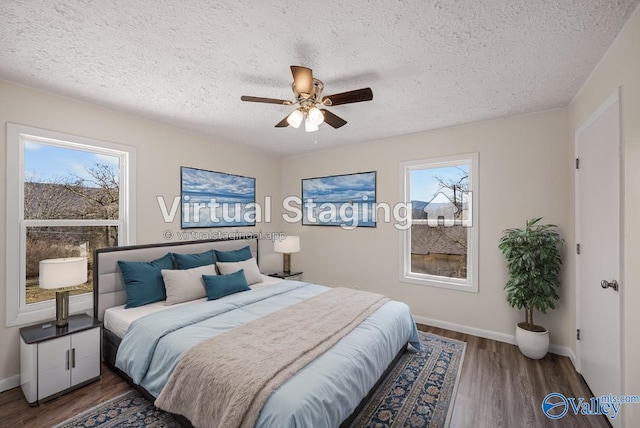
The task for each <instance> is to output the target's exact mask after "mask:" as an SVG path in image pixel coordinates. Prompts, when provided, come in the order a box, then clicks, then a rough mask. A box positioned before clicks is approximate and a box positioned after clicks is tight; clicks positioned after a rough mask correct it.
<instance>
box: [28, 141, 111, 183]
mask: <svg viewBox="0 0 640 428" xmlns="http://www.w3.org/2000/svg"><path fill="white" fill-rule="evenodd" d="M119 162H120V160H119V158H118V157H117V156H110V155H104V154H98V153H92V152H86V151H84V150H76V149H71V148H64V147H58V146H53V145H49V144H42V143H35V142H32V141H28V142H26V143H25V146H24V176H25V179H27V180H32V179H33V180H36V181H38V182H41V183H51V182H55V181H56V180H59V179H63V178H66V177H72V176H78V177H81V178H84V179H89V178H91V176H90V175H89V174H88V173H87V168H91V167H93V166H94V165H95V164H96V163H101V164H107V165H110V166H112V167H114V170H115V171H117V170H118V166H119Z"/></svg>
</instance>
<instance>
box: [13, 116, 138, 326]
mask: <svg viewBox="0 0 640 428" xmlns="http://www.w3.org/2000/svg"><path fill="white" fill-rule="evenodd" d="M27 141H32V142H36V143H44V144H47V145H53V146H58V147H64V148H69V149H74V150H83V151H88V152H91V153H97V154H104V155H109V156H116V157H118V158H119V159H120V204H119V215H118V220H43V219H37V220H25V219H24V161H25V159H24V147H25V142H27ZM6 163H7V177H6V179H7V192H6V193H7V199H6V204H7V206H6V211H7V212H6V238H7V240H6V287H5V288H6V320H5V325H6V327H10V326H17V325H23V324H28V323H35V322H42V321H46V320H47V319H52V318H55V301H54V300H47V301H45V302H39V303H33V304H29V305H27V304H26V298H25V295H26V285H25V276H26V275H25V274H26V229H27V227H38V226H104V225H106V224H109V225H114V226H118V245H132V244H134V243H135V236H136V233H135V231H136V227H135V219H136V215H135V187H136V186H135V177H136V174H135V165H136V149H135V147H131V146H126V145H122V144H116V143H111V142H107V141H100V140H95V139H92V138H86V137H79V136H75V135H69V134H64V133H61V132H54V131H48V130H44V129H39V128H34V127H30V126H24V125H17V124H14V123H8V124H7V162H6ZM92 308H93V295H92V294H91V293H85V294H81V295H77V296H71V298H70V299H69V312H70V313H79V312H86V311H89V310H91V309H92Z"/></svg>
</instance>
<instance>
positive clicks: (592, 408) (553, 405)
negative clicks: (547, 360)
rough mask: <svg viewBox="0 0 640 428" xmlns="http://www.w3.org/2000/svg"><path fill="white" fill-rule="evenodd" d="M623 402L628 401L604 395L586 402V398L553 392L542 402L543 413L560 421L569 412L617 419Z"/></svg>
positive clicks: (611, 395)
mask: <svg viewBox="0 0 640 428" xmlns="http://www.w3.org/2000/svg"><path fill="white" fill-rule="evenodd" d="M623 402H626V401H624V400H620V399H618V398H617V397H615V396H614V395H613V394H610V395H603V396H602V397H599V398H596V397H591V398H590V399H588V400H586V399H584V398H573V397H569V398H567V397H565V396H564V395H563V394H560V393H558V392H552V393H551V394H549V395H547V396H546V397H544V400H542V411H543V412H544V414H545V416H547V417H548V418H549V419H560V418H562V417H564V415H566V414H567V412H568V411H569V410H571V411H572V412H573V414H574V415H578V414H580V415H585V416H586V415H605V416H607V417H609V418H611V419H615V417H616V416H618V412H619V411H620V407H622V403H623Z"/></svg>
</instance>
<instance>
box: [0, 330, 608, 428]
mask: <svg viewBox="0 0 640 428" xmlns="http://www.w3.org/2000/svg"><path fill="white" fill-rule="evenodd" d="M418 327H419V329H420V330H422V331H426V332H430V333H434V334H439V335H441V336H445V337H450V338H453V339H458V340H461V341H464V342H466V343H467V351H466V354H465V357H464V363H463V367H462V375H461V377H460V384H459V385H458V394H457V397H456V401H455V407H454V412H453V417H452V419H451V428H469V427H474V428H485V427H486V428H498V427H505V428H512V427H517V428H520V427H536V428H538V427H541V428H543V427H554V428H558V427H562V428H565V427H609V426H610V425H609V423H608V422H607V420H606V418H605V417H603V416H575V415H573V413H572V412H571V411H570V412H568V413H567V415H566V416H565V417H563V418H562V419H560V420H557V421H552V420H550V419H547V418H546V417H545V416H544V414H543V413H542V410H541V403H542V399H543V398H544V397H545V396H546V395H547V394H548V393H551V392H559V393H562V394H564V395H565V396H567V397H585V398H587V397H590V396H591V393H590V392H589V389H588V388H587V385H586V384H585V383H584V381H583V380H582V378H581V377H580V375H579V374H578V373H576V371H575V370H574V369H573V366H572V364H571V362H570V361H569V359H568V358H566V357H560V356H558V355H554V354H549V355H547V356H546V357H545V358H544V359H543V360H539V361H533V360H529V359H528V358H526V357H524V356H522V355H521V354H520V352H519V351H518V348H517V347H515V346H513V345H509V344H506V343H501V342H496V341H494V340H489V339H482V338H479V337H476V336H471V335H467V334H463V333H456V332H453V331H449V330H443V329H439V328H435V327H429V326H422V325H420V326H418ZM130 388H131V387H130V386H129V385H128V384H127V383H126V382H125V381H124V380H123V379H122V378H120V377H119V376H118V375H117V374H115V373H114V372H113V371H112V370H111V369H109V368H108V367H107V366H104V365H103V367H102V379H101V380H100V381H98V382H95V383H92V384H90V385H87V386H85V387H84V388H81V389H78V390H76V391H73V392H70V393H68V394H66V395H63V396H62V397H59V398H56V399H54V400H52V401H49V402H47V403H44V404H41V405H40V406H37V407H30V406H29V405H28V404H27V402H26V400H25V398H24V396H23V395H22V390H21V389H20V388H19V387H18V388H14V389H12V390H10V391H6V392H3V393H2V394H0V427H7V428H8V427H30V428H39V427H51V426H53V425H55V424H58V423H60V422H62V421H64V420H66V419H68V418H70V417H72V416H74V415H76V414H78V413H81V412H83V411H84V410H87V409H89V408H91V407H93V406H95V405H97V404H99V403H101V402H104V401H106V400H108V399H110V398H113V397H116V396H118V395H120V394H122V393H124V392H125V391H128V390H129V389H130Z"/></svg>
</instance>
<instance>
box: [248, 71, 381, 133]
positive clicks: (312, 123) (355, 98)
mask: <svg viewBox="0 0 640 428" xmlns="http://www.w3.org/2000/svg"><path fill="white" fill-rule="evenodd" d="M291 74H293V83H292V84H291V89H292V90H293V93H294V95H295V100H293V101H289V100H279V99H276V98H262V97H250V96H247V95H243V96H242V97H240V99H241V100H242V101H249V102H254V103H269V104H281V105H285V106H294V105H299V106H298V108H296V109H295V110H294V111H293V112H292V113H291V114H289V115H288V116H287V117H285V118H284V119H282V120H281V121H280V122H278V123H277V124H276V128H286V127H287V126H289V125H291V126H293V127H294V128H298V127H299V126H300V124H302V121H303V120H304V129H305V131H307V132H313V131H317V130H318V125H320V124H321V123H322V122H326V123H328V124H329V125H331V126H332V127H334V128H336V129H337V128H340V127H341V126H344V125H346V124H347V121H346V120H344V119H342V118H341V117H339V116H336V115H335V114H333V113H331V112H330V111H329V110H327V109H326V108H324V107H331V106H339V105H341V104H351V103H359V102H362V101H371V100H372V99H373V92H372V91H371V88H362V89H356V90H355V91H347V92H342V93H339V94H333V95H326V96H324V97H323V96H322V90H323V89H324V83H322V81H320V80H318V79H315V78H314V77H313V72H312V71H311V69H310V68H307V67H302V66H299V65H292V66H291Z"/></svg>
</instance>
